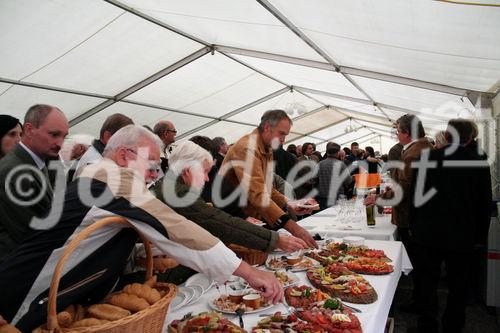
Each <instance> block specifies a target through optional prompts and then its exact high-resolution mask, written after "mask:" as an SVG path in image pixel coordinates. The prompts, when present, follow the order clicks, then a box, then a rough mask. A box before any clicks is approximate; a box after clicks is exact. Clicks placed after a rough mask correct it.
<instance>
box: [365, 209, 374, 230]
mask: <svg viewBox="0 0 500 333" xmlns="http://www.w3.org/2000/svg"><path fill="white" fill-rule="evenodd" d="M374 208H375V206H366V224H368V225H369V226H373V225H375V209H374Z"/></svg>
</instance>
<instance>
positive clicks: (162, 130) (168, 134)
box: [153, 120, 177, 178]
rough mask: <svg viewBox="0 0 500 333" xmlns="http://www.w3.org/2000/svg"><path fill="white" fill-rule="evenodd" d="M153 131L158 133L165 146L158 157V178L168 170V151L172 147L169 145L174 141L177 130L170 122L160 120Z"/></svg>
mask: <svg viewBox="0 0 500 333" xmlns="http://www.w3.org/2000/svg"><path fill="white" fill-rule="evenodd" d="M153 132H154V133H155V134H156V135H158V137H159V138H160V140H161V141H162V142H163V145H164V146H165V147H164V148H163V156H161V157H160V166H161V171H162V172H161V173H160V175H159V178H162V177H163V176H164V175H165V173H166V172H167V170H168V157H169V156H170V151H171V150H172V147H171V146H170V145H171V144H172V143H174V142H175V137H176V135H177V130H176V129H175V126H174V124H173V123H172V122H170V121H167V120H160V121H159V122H158V123H157V124H156V125H155V126H154V127H153Z"/></svg>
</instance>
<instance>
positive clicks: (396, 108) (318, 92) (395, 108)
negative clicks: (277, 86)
mask: <svg viewBox="0 0 500 333" xmlns="http://www.w3.org/2000/svg"><path fill="white" fill-rule="evenodd" d="M294 88H295V90H297V91H302V92H305V93H311V94H316V95H323V96H327V97H333V98H337V99H342V100H346V101H349V102H355V103H359V104H364V105H372V106H374V107H381V108H385V109H389V110H393V111H398V112H403V113H411V114H414V115H417V116H418V115H422V116H426V117H429V118H435V119H437V120H445V121H448V118H445V117H443V116H440V115H435V114H427V113H423V112H419V111H414V110H409V109H405V108H402V107H399V106H394V105H389V104H385V103H379V102H370V101H368V100H365V99H361V98H355V97H349V96H344V95H339V94H334V93H331V92H327V91H323V90H317V89H311V88H305V87H297V86H294ZM332 107H335V108H337V106H335V105H332ZM338 108H341V107H338ZM367 115H368V114H367Z"/></svg>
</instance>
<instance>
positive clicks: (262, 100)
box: [177, 87, 290, 139]
mask: <svg viewBox="0 0 500 333" xmlns="http://www.w3.org/2000/svg"><path fill="white" fill-rule="evenodd" d="M287 91H290V88H288V87H284V88H281V89H280V90H277V91H275V92H273V93H271V94H269V95H267V96H264V97H262V98H259V99H257V100H255V101H253V102H251V103H248V104H246V105H244V106H242V107H240V108H238V109H236V110H233V111H231V112H228V113H226V114H224V115H222V116H220V117H216V118H214V120H213V121H211V122H210V123H211V124H210V125H209V126H211V125H215V124H216V123H218V122H220V121H224V120H225V121H227V119H228V118H230V117H233V116H235V115H237V114H239V113H241V112H243V111H245V110H248V109H250V108H252V107H254V106H256V105H259V104H261V103H263V102H265V101H268V100H270V99H272V98H275V97H277V96H280V95H283V94H284V93H286V92H287ZM245 125H249V126H255V124H245ZM207 127H208V126H207V124H204V125H201V126H199V127H195V128H193V129H191V130H189V131H187V132H185V133H183V134H181V135H178V136H177V139H183V138H185V137H187V136H188V135H191V134H193V133H196V132H198V131H200V130H202V129H205V128H207Z"/></svg>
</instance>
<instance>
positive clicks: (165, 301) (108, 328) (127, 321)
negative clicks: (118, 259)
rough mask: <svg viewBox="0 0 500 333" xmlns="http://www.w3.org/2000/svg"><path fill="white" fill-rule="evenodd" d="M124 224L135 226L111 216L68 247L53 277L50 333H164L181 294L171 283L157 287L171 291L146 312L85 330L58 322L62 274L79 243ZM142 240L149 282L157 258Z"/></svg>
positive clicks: (81, 235) (77, 237)
mask: <svg viewBox="0 0 500 333" xmlns="http://www.w3.org/2000/svg"><path fill="white" fill-rule="evenodd" d="M114 223H118V224H124V225H126V226H128V227H132V225H131V224H130V223H129V222H127V220H125V219H123V218H120V217H107V218H104V219H102V220H100V221H97V222H96V223H93V224H92V225H91V226H89V227H87V228H85V229H84V230H83V231H82V232H80V233H79V234H78V235H77V236H76V237H75V238H74V239H73V240H72V241H71V242H70V243H69V244H68V247H67V248H66V249H65V251H64V252H63V254H62V256H61V258H60V259H59V262H58V263H57V266H56V268H55V270H54V275H53V276H52V282H51V284H50V292H49V300H48V316H47V328H48V330H49V331H50V332H75V333H76V332H78V333H83V332H85V333H86V332H102V333H104V332H106V333H118V332H122V333H127V332H130V333H132V332H134V333H135V332H144V333H153V332H155V333H160V332H162V330H163V324H164V321H165V317H166V315H167V311H168V306H169V305H170V302H171V301H172V299H173V298H174V297H175V295H176V294H177V286H176V285H174V284H170V283H157V284H156V285H155V288H157V289H159V291H160V292H162V291H163V292H165V291H167V293H166V295H164V296H163V297H162V298H161V299H160V300H159V301H157V302H156V303H154V304H153V305H151V306H150V307H148V308H147V309H145V310H142V311H139V312H136V313H134V314H132V315H130V316H127V317H124V318H122V319H119V320H115V321H112V322H109V323H106V324H103V325H98V326H92V327H84V328H60V326H59V323H58V321H57V306H56V298H57V290H58V289H59V280H60V278H61V272H62V269H63V266H64V264H65V262H66V260H67V259H68V257H69V256H70V255H71V253H72V252H73V251H74V250H75V249H76V247H77V246H78V245H79V243H80V242H81V241H82V240H83V239H85V238H86V237H87V236H88V235H90V234H91V233H92V232H94V231H95V230H97V229H99V228H102V227H104V226H107V225H109V224H114ZM137 232H138V233H139V237H140V238H141V240H142V242H143V243H144V248H145V250H146V258H147V261H146V279H149V278H151V277H152V273H153V256H152V252H151V245H150V243H149V241H148V240H147V239H145V237H144V236H143V235H142V234H141V233H140V232H139V231H137Z"/></svg>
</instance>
